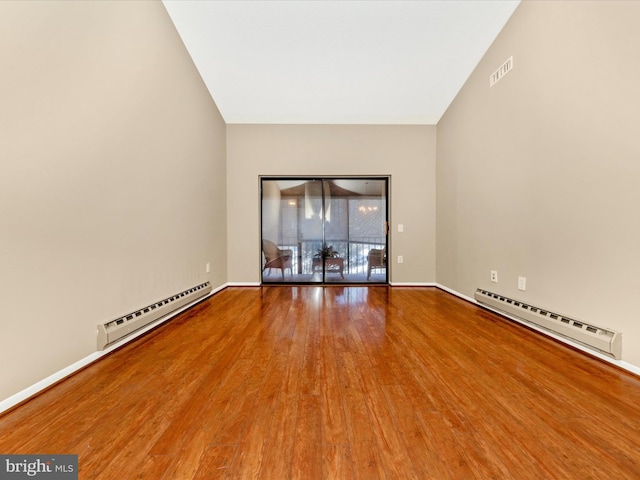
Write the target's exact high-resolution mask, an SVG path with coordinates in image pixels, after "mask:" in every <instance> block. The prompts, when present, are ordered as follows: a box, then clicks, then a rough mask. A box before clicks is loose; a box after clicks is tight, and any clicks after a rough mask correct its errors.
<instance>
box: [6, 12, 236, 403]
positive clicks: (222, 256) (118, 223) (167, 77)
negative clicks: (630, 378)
mask: <svg viewBox="0 0 640 480" xmlns="http://www.w3.org/2000/svg"><path fill="white" fill-rule="evenodd" d="M0 32H2V34H1V37H2V41H1V42H0V58H2V74H1V75H0V105H2V108H0V159H1V160H0V225H1V226H0V266H1V268H0V292H2V293H0V295H1V296H2V299H1V302H0V303H1V305H2V313H1V315H0V330H1V334H0V365H2V369H1V371H0V399H3V398H7V397H8V396H10V395H12V394H14V393H16V392H18V391H20V390H21V389H23V388H25V387H27V386H30V385H32V384H34V383H35V382H37V381H39V380H41V379H43V378H45V377H47V376H48V375H50V374H52V373H54V372H57V371H58V370H60V369H62V368H64V367H67V366H69V365H71V364H72V363H74V362H76V361H78V360H80V359H82V358H84V357H85V356H87V355H89V354H91V353H92V352H95V350H96V324H97V323H99V322H104V321H108V320H110V319H112V318H114V317H115V316H117V315H120V314H123V313H127V312H129V311H131V310H133V309H135V308H138V307H140V306H143V305H146V304H148V303H151V302H153V301H155V300H158V299H161V298H164V297H166V296H168V295H170V294H173V293H176V292H178V291H180V290H181V289H184V288H187V287H190V286H193V285H195V284H198V283H200V282H203V281H206V280H210V281H211V282H212V284H213V285H214V286H219V285H222V284H224V283H225V282H226V278H227V277H226V228H225V225H226V205H225V203H226V171H225V168H226V163H225V128H226V127H225V125H224V122H223V121H222V118H221V116H220V115H219V113H218V111H217V109H216V106H215V104H214V103H213V101H212V99H211V97H210V95H209V93H208V91H207V90H206V88H205V86H204V84H203V83H202V81H201V79H200V77H199V75H198V73H197V71H196V70H195V68H194V66H193V64H192V62H191V59H190V57H189V56H188V54H187V53H186V50H185V49H184V47H183V45H182V42H181V40H180V38H179V36H178V34H177V32H176V31H175V29H174V27H173V24H172V23H171V21H170V19H169V17H168V15H167V13H166V11H165V10H164V7H163V6H162V4H161V3H159V2H147V1H143V2H131V1H128V2H0ZM206 262H210V263H211V264H212V272H211V274H209V275H206V274H205V263H206Z"/></svg>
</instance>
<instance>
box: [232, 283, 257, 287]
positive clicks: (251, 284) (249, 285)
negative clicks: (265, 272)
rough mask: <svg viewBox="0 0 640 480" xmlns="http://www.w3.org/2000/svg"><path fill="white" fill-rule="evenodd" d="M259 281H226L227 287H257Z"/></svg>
mask: <svg viewBox="0 0 640 480" xmlns="http://www.w3.org/2000/svg"><path fill="white" fill-rule="evenodd" d="M261 285H262V284H261V283H260V282H227V284H226V286H227V287H259V286H261Z"/></svg>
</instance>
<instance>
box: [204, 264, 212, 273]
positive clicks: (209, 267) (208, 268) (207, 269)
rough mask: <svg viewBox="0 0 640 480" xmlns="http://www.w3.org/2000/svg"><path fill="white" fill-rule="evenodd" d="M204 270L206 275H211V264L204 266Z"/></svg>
mask: <svg viewBox="0 0 640 480" xmlns="http://www.w3.org/2000/svg"><path fill="white" fill-rule="evenodd" d="M204 270H205V273H209V272H210V271H211V264H210V263H209V262H207V264H206V265H205V266H204Z"/></svg>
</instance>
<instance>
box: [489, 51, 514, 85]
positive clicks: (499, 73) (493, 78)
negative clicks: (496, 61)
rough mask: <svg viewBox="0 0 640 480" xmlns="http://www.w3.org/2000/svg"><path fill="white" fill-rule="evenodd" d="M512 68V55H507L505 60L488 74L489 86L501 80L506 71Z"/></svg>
mask: <svg viewBox="0 0 640 480" xmlns="http://www.w3.org/2000/svg"><path fill="white" fill-rule="evenodd" d="M512 69H513V57H512V56H511V57H509V58H508V59H507V61H506V62H504V63H503V64H502V65H500V66H499V67H498V69H497V70H496V71H495V72H493V73H492V74H491V75H489V88H491V87H493V86H494V85H495V84H496V83H498V82H499V81H500V80H502V77H504V76H505V75H506V74H507V73H509V72H510V71H511V70H512Z"/></svg>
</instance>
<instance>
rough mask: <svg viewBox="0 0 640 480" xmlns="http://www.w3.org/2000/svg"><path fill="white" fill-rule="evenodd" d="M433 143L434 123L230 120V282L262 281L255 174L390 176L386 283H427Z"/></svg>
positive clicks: (431, 267) (431, 258)
mask: <svg viewBox="0 0 640 480" xmlns="http://www.w3.org/2000/svg"><path fill="white" fill-rule="evenodd" d="M435 148H436V146H435V127H433V126H371V125H370V126H357V125H228V126H227V161H228V166H227V175H228V176H227V179H228V185H229V190H228V209H229V210H228V215H227V216H228V219H229V221H228V233H229V237H228V243H229V281H230V282H259V281H260V234H259V231H260V224H259V212H260V206H259V191H258V177H259V176H260V175H319V176H320V175H391V186H390V208H391V212H390V220H391V224H392V229H391V237H390V248H391V258H392V259H393V264H392V268H391V281H392V282H394V283H426V282H433V281H434V280H435V233H434V230H435ZM398 223H402V224H404V233H397V224H398ZM397 255H403V256H404V263H403V264H400V265H399V264H397V263H396V262H395V259H396V256H397Z"/></svg>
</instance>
